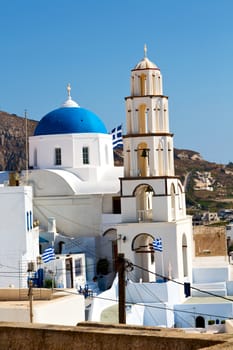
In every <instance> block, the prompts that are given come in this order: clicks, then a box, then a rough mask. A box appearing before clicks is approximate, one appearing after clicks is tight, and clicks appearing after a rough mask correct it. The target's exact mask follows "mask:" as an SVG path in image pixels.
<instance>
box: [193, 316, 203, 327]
mask: <svg viewBox="0 0 233 350" xmlns="http://www.w3.org/2000/svg"><path fill="white" fill-rule="evenodd" d="M195 326H196V328H205V319H204V317H202V316H197V317H196V322H195Z"/></svg>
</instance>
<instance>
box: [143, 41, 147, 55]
mask: <svg viewBox="0 0 233 350" xmlns="http://www.w3.org/2000/svg"><path fill="white" fill-rule="evenodd" d="M146 57H147V46H146V44H145V45H144V58H146Z"/></svg>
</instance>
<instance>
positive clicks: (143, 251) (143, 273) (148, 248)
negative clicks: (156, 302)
mask: <svg viewBox="0 0 233 350" xmlns="http://www.w3.org/2000/svg"><path fill="white" fill-rule="evenodd" d="M153 240H154V238H153V236H152V235H150V234H148V233H140V234H138V235H137V236H135V237H134V239H133V241H132V250H133V251H134V252H135V265H137V266H140V267H142V268H141V269H139V268H137V269H135V273H136V279H137V280H138V281H139V280H140V279H141V280H142V281H143V282H154V281H155V274H154V273H152V272H153V271H155V253H154V249H153V245H152V243H153Z"/></svg>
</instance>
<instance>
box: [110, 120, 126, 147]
mask: <svg viewBox="0 0 233 350" xmlns="http://www.w3.org/2000/svg"><path fill="white" fill-rule="evenodd" d="M111 134H112V146H113V149H114V148H117V147H123V139H122V125H119V126H118V127H117V128H114V129H112V132H111Z"/></svg>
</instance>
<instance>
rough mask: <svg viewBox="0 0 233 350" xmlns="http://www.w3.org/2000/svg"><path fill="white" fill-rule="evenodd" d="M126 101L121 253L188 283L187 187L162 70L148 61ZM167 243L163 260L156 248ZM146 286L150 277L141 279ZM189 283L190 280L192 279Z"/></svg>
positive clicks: (139, 68)
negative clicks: (178, 164) (177, 162)
mask: <svg viewBox="0 0 233 350" xmlns="http://www.w3.org/2000/svg"><path fill="white" fill-rule="evenodd" d="M130 85H131V94H130V96H128V97H126V98H125V101H126V129H127V131H126V135H125V136H124V177H123V178H121V179H120V181H121V213H122V224H121V225H118V228H117V232H118V234H119V237H124V241H123V242H122V241H121V240H120V239H119V241H118V243H119V244H118V250H119V252H122V253H125V254H127V257H129V258H130V259H131V260H132V261H134V262H137V263H138V265H140V266H143V267H144V269H148V271H153V270H156V271H159V273H160V274H162V275H165V276H168V275H169V276H170V277H171V276H172V277H174V278H180V279H182V278H186V277H190V275H191V259H192V257H191V241H192V239H191V236H192V221H191V217H188V216H186V206H185V193H184V188H183V185H182V184H181V182H180V180H179V178H178V177H176V176H175V174H174V152H173V151H174V150H173V134H171V133H170V131H169V113H168V97H167V96H164V95H163V82H162V75H161V72H160V69H159V68H158V67H157V66H156V65H155V64H154V63H153V62H151V61H150V60H149V59H148V58H147V48H146V46H145V47H144V57H143V59H142V60H141V61H140V62H139V63H138V64H137V65H136V66H135V67H134V68H133V69H132V71H131V84H130ZM158 237H159V238H161V239H162V244H163V252H160V255H163V256H162V257H163V259H161V256H160V258H159V257H157V253H156V252H154V250H153V247H152V242H153V240H154V239H156V238H158ZM138 278H143V279H144V280H146V281H150V280H153V279H154V275H153V276H152V275H150V273H149V272H148V273H145V271H144V272H143V273H141V274H140V272H138ZM188 279H189V278H188Z"/></svg>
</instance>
